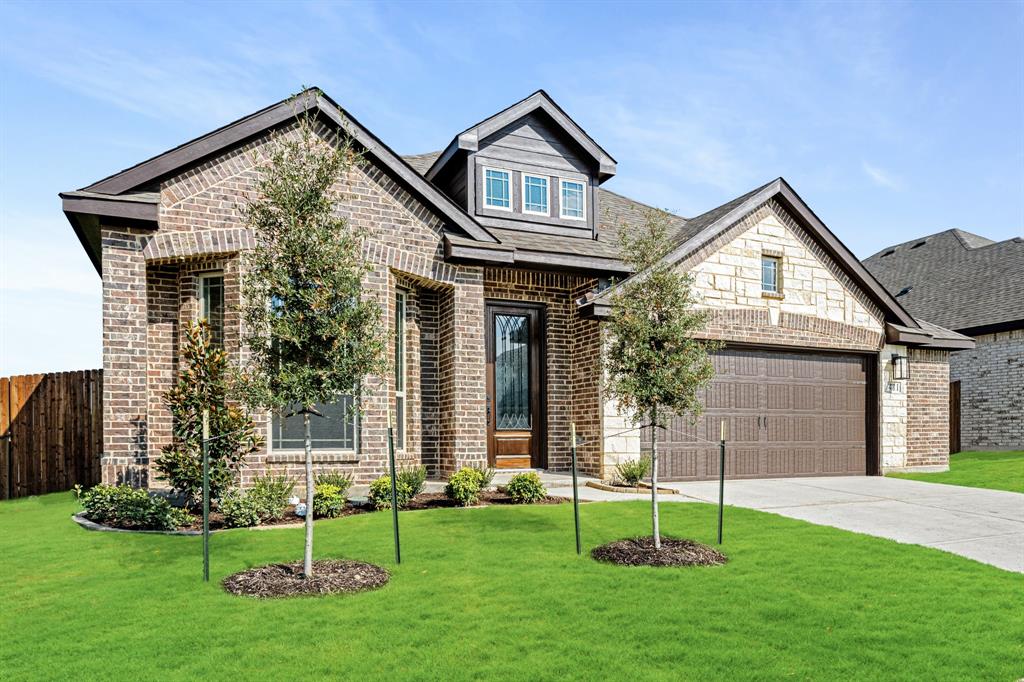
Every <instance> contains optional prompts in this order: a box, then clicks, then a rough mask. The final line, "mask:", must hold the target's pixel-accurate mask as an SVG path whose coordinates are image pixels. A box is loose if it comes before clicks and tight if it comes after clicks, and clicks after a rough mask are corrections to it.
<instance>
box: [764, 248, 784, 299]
mask: <svg viewBox="0 0 1024 682" xmlns="http://www.w3.org/2000/svg"><path fill="white" fill-rule="evenodd" d="M781 261H782V259H781V258H779V257H778V256H761V291H762V292H764V293H766V294H778V293H780V292H781V291H782V286H781V284H780V282H779V265H780V264H781Z"/></svg>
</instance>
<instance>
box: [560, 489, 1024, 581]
mask: <svg viewBox="0 0 1024 682" xmlns="http://www.w3.org/2000/svg"><path fill="white" fill-rule="evenodd" d="M549 485H550V484H549ZM663 485H665V486H666V487H670V488H674V489H676V490H678V491H679V492H680V493H682V494H683V495H684V496H686V497H688V498H690V499H696V500H700V501H702V502H712V503H717V502H718V482H717V481H698V482H692V483H666V484H663ZM552 493H553V494H558V495H565V494H571V489H568V488H562V487H558V488H555V489H553V490H552ZM580 496H581V498H583V499H593V500H598V499H600V500H608V499H616V498H618V499H622V497H628V498H633V499H636V496H632V495H629V496H620V495H617V494H615V493H602V492H601V491H599V490H594V489H593V488H585V487H581V488H580ZM673 498H675V496H674V495H665V496H664V497H662V498H661V499H662V500H665V501H666V502H671V501H686V498H685V497H684V498H682V499H680V498H675V500H673ZM725 503H726V504H728V505H734V506H737V507H747V508H748V509H757V510H760V511H765V512H770V513H772V514H780V515H782V516H788V517H790V518H794V519H801V520H803V521H810V522H811V523H817V524H820V525H823V526H833V527H835V528H842V529H844V530H850V531H854V532H856V533H865V534H867V535H876V536H878V537H882V538H889V539H891V540H896V541H897V542H904V543H909V544H916V545H924V546H925V547H934V548H936V549H941V550H944V551H946V552H952V553H954V554H959V555H961V556H965V557H969V558H971V559H975V560H977V561H981V562H983V563H986V564H991V565H993V566H998V567H999V568H1003V569H1006V570H1009V571H1016V572H1018V573H1024V494H1020V493H1011V492H1003V491H1000V490H984V489H981V488H965V487H961V486H954V485H943V484H939V483H924V482H922V481H909V480H903V479H898V478H884V477H881V476H842V477H831V478H784V479H771V480H765V479H760V480H741V481H726V482H725Z"/></svg>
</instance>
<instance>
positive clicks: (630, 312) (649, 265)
mask: <svg viewBox="0 0 1024 682" xmlns="http://www.w3.org/2000/svg"><path fill="white" fill-rule="evenodd" d="M668 230H669V220H668V215H667V214H666V213H664V212H663V211H657V210H654V209H651V210H649V211H647V213H646V214H645V216H644V225H643V227H642V228H641V229H640V230H637V231H635V232H634V233H632V234H631V233H630V231H629V230H621V231H620V235H621V236H620V242H621V248H622V255H623V260H624V261H625V262H626V264H627V265H629V266H630V267H632V269H633V271H634V272H635V273H637V274H636V275H634V276H633V277H632V278H630V279H628V280H626V281H624V282H622V283H621V284H620V285H619V286H618V287H616V289H614V290H613V291H612V294H611V308H612V312H611V316H610V321H609V325H608V330H609V332H610V334H609V336H610V339H609V342H608V344H607V345H606V347H605V369H606V379H605V381H606V387H607V390H608V393H609V394H610V395H611V396H613V397H614V398H616V399H617V400H618V403H619V407H620V409H623V410H625V411H626V412H627V413H630V414H632V415H633V417H634V419H636V420H638V421H639V420H644V419H645V420H646V421H647V423H648V424H649V425H650V429H651V472H652V473H651V522H652V528H653V533H654V546H655V548H657V549H660V548H661V534H660V529H659V524H658V442H657V429H659V428H661V427H662V425H661V423H660V422H659V408H662V407H664V408H665V409H666V410H668V411H671V412H674V413H676V414H679V415H684V414H689V415H691V416H692V417H693V418H696V417H697V416H698V415H699V414H700V413H701V411H702V410H703V406H702V405H701V402H700V399H699V397H698V391H699V390H700V389H701V388H702V387H703V386H705V385H706V384H707V383H708V381H710V380H711V377H712V376H713V374H714V369H713V367H712V365H711V360H710V358H709V357H708V350H709V349H710V348H711V347H713V344H709V343H708V342H706V341H698V340H696V339H695V338H694V333H695V332H697V331H698V330H700V329H702V328H703V327H704V325H705V324H706V322H707V319H708V313H707V312H706V311H700V310H696V309H694V307H693V306H694V297H693V292H692V290H691V283H692V282H691V278H690V277H689V276H688V275H686V274H685V273H683V272H680V271H679V270H678V269H676V268H675V267H673V266H672V265H670V264H667V263H665V262H664V261H663V260H662V258H663V257H664V256H665V255H666V254H667V253H668V251H669V250H670V249H671V242H670V240H669V231H668Z"/></svg>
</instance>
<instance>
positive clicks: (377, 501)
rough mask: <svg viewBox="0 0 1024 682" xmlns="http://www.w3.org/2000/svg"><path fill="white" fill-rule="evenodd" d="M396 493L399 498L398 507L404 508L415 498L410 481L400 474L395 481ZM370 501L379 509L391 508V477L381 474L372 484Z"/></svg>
mask: <svg viewBox="0 0 1024 682" xmlns="http://www.w3.org/2000/svg"><path fill="white" fill-rule="evenodd" d="M395 494H396V497H397V498H398V508H399V509H404V508H405V507H407V506H408V505H409V500H411V499H412V498H413V490H412V487H411V486H410V485H409V482H408V481H405V480H403V479H402V474H398V476H397V478H396V483H395ZM369 498H370V502H372V503H373V506H374V507H376V508H377V509H391V477H390V476H381V477H380V478H378V479H377V480H375V481H374V482H373V483H371V484H370V494H369Z"/></svg>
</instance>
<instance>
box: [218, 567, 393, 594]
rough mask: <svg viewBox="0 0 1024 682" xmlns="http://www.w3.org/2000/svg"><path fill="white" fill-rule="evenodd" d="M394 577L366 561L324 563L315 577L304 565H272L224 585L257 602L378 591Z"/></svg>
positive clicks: (236, 576)
mask: <svg viewBox="0 0 1024 682" xmlns="http://www.w3.org/2000/svg"><path fill="white" fill-rule="evenodd" d="M390 579H391V575H390V574H389V573H388V572H387V571H386V570H385V569H383V568H381V567H380V566H376V565H374V564H368V563H365V562H363V561H345V560H336V559H322V560H320V561H314V562H313V577H311V578H306V577H304V576H303V574H302V562H301V561H296V562H293V563H290V564H269V565H267V566H258V567H256V568H250V569H249V570H247V571H242V572H241V573H235V574H234V575H231V576H228V577H227V578H225V579H224V580H223V582H221V585H223V586H224V589H225V590H227V591H228V592H230V593H231V594H237V595H242V596H246V597H256V598H257V599H272V598H276V597H301V596H311V595H322V594H342V593H351V592H365V591H366V590H376V589H378V588H380V587H383V586H384V585H386V584H387V582H388V580H390Z"/></svg>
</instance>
